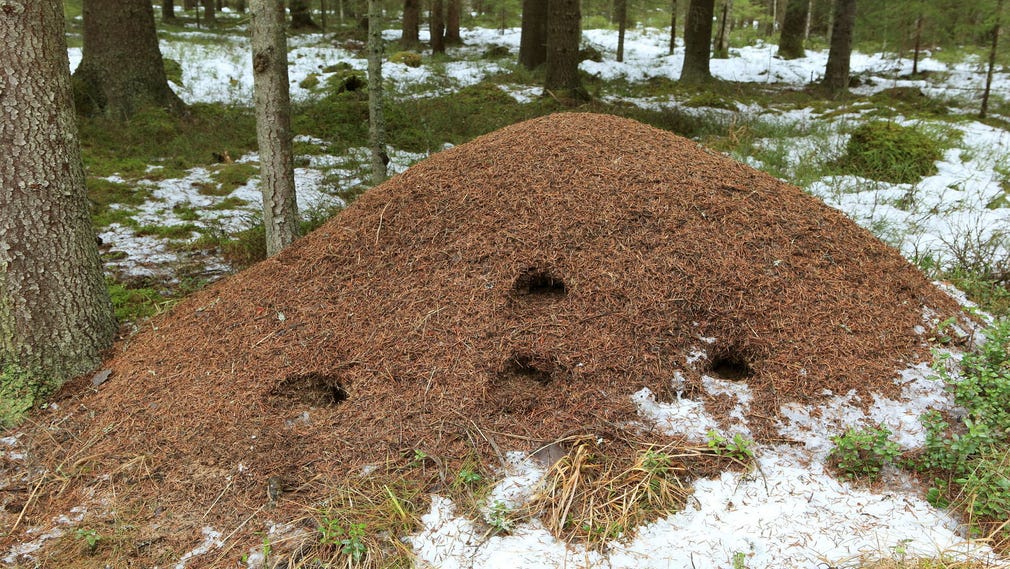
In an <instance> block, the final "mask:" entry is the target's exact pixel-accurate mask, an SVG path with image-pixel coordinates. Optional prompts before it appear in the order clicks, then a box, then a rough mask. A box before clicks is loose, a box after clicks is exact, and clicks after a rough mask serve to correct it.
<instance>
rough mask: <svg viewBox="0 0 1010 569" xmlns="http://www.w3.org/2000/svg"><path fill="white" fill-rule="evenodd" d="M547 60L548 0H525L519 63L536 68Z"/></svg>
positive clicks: (527, 67)
mask: <svg viewBox="0 0 1010 569" xmlns="http://www.w3.org/2000/svg"><path fill="white" fill-rule="evenodd" d="M546 62H547V0H523V17H522V33H521V35H520V36H519V64H520V65H522V66H523V67H525V68H526V69H536V68H537V67H540V66H541V65H543V64H544V63H546Z"/></svg>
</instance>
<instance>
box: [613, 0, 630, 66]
mask: <svg viewBox="0 0 1010 569" xmlns="http://www.w3.org/2000/svg"><path fill="white" fill-rule="evenodd" d="M614 17H616V18H617V61H618V62H621V61H624V32H625V28H626V27H627V25H628V0H614Z"/></svg>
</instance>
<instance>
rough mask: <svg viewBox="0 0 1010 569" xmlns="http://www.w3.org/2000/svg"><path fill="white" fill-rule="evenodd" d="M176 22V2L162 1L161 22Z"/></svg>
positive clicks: (171, 0)
mask: <svg viewBox="0 0 1010 569" xmlns="http://www.w3.org/2000/svg"><path fill="white" fill-rule="evenodd" d="M174 20H175V2H173V0H161V21H163V22H172V21H174Z"/></svg>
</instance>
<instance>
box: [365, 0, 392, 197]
mask: <svg viewBox="0 0 1010 569" xmlns="http://www.w3.org/2000/svg"><path fill="white" fill-rule="evenodd" d="M380 1H381V0H368V139H369V146H371V149H372V185H373V186H378V185H379V184H381V183H382V182H384V181H385V180H386V165H387V164H389V155H388V154H386V121H385V119H384V117H383V114H382V5H381V4H380Z"/></svg>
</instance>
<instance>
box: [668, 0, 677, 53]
mask: <svg viewBox="0 0 1010 569" xmlns="http://www.w3.org/2000/svg"><path fill="white" fill-rule="evenodd" d="M671 4H672V5H671V6H670V52H669V54H670V55H673V50H674V49H676V48H677V0H672V2H671Z"/></svg>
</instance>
